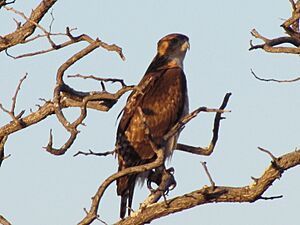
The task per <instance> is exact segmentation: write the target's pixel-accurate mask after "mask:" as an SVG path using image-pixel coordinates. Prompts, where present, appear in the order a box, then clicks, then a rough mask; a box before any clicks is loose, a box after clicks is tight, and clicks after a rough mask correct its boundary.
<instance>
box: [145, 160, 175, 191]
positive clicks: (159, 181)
mask: <svg viewBox="0 0 300 225" xmlns="http://www.w3.org/2000/svg"><path fill="white" fill-rule="evenodd" d="M173 174H174V168H173V167H171V168H169V169H166V167H165V165H162V166H160V167H158V168H156V169H155V170H154V171H153V170H152V171H151V172H150V173H149V176H148V180H147V187H148V189H149V190H150V191H151V192H157V191H159V192H162V194H163V195H165V194H168V193H169V191H170V190H173V189H174V188H175V187H176V181H175V178H174V176H173ZM153 182H154V183H155V184H156V185H157V186H158V188H157V189H153V188H152V183H153Z"/></svg>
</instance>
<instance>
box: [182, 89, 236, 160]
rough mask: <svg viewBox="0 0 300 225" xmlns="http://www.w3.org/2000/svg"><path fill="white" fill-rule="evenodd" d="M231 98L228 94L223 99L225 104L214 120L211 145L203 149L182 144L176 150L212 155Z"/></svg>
mask: <svg viewBox="0 0 300 225" xmlns="http://www.w3.org/2000/svg"><path fill="white" fill-rule="evenodd" d="M230 96H231V93H227V94H226V95H225V97H224V99H223V102H222V104H221V106H220V108H219V110H220V112H217V113H216V116H215V119H214V126H213V135H212V139H211V141H210V143H209V145H208V146H207V147H206V148H202V147H194V146H190V145H185V144H181V143H178V144H177V147H176V149H177V150H180V151H184V152H189V153H193V154H196V155H206V156H208V155H210V154H211V153H212V152H213V150H214V148H215V146H216V144H217V141H218V136H219V129H220V121H221V120H222V119H224V117H222V116H221V115H222V112H223V110H224V109H225V108H226V106H227V103H228V101H229V98H230ZM194 112H195V113H197V112H198V110H196V111H194Z"/></svg>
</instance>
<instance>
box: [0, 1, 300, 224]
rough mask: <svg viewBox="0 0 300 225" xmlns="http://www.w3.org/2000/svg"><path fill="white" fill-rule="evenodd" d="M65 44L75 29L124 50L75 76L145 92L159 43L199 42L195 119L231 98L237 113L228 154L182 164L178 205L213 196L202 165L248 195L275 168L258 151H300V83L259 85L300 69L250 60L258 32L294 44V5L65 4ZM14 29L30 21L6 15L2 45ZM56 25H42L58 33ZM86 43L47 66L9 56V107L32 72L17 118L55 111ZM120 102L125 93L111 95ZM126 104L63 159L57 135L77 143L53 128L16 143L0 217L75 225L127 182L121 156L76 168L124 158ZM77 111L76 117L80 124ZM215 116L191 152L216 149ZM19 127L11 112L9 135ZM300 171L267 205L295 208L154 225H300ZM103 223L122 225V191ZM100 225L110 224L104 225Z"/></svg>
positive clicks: (80, 67)
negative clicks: (118, 136) (39, 109)
mask: <svg viewBox="0 0 300 225" xmlns="http://www.w3.org/2000/svg"><path fill="white" fill-rule="evenodd" d="M38 2H39V1H37V0H36V1H17V2H16V3H15V4H13V7H15V8H16V9H18V10H23V11H24V12H25V13H26V14H27V15H29V13H30V11H31V9H32V8H34V7H35V6H36V5H37V4H38ZM53 9H54V11H53V14H54V17H55V21H54V25H53V31H54V32H62V31H64V29H65V27H66V26H70V27H77V28H78V30H77V31H76V32H75V34H81V33H86V34H88V35H90V36H92V37H93V38H96V37H99V38H100V39H101V40H103V41H105V42H107V43H115V44H118V45H119V46H121V47H122V48H123V50H124V54H125V56H126V58H127V60H126V61H125V62H123V61H122V60H121V59H120V58H119V57H118V55H117V54H115V53H112V52H107V51H106V50H103V49H99V50H96V51H95V52H93V53H92V54H91V55H89V56H88V57H86V58H84V59H83V60H81V61H80V62H79V63H77V64H76V65H75V66H73V67H71V68H70V70H68V71H67V74H75V73H80V74H93V75H96V76H100V77H114V78H122V79H124V80H125V82H126V83H127V84H136V83H137V82H138V81H139V80H140V79H141V77H142V76H143V73H144V72H145V70H146V68H147V66H148V65H149V63H150V61H151V60H152V58H153V57H154V55H155V52H156V43H157V41H158V40H159V39H160V38H161V37H163V36H165V35H166V34H168V33H173V32H179V33H183V34H186V35H187V36H189V38H190V44H191V50H190V51H189V52H188V53H187V56H186V59H185V73H186V75H187V79H188V88H189V97H190V108H191V109H194V108H196V107H198V106H207V107H218V106H219V105H220V104H221V102H222V99H223V97H224V95H225V93H226V92H232V93H233V95H232V98H231V100H230V103H229V105H228V108H230V109H231V110H232V112H231V113H228V114H226V117H227V119H226V120H224V121H222V124H221V129H220V136H219V142H218V144H217V147H216V149H215V152H214V153H213V154H212V155H211V156H209V157H204V156H196V155H189V154H187V153H181V152H175V154H174V156H173V158H172V161H171V162H170V164H169V165H170V166H173V167H174V168H175V177H176V180H177V183H178V186H177V187H176V190H174V191H172V192H171V193H170V197H174V196H176V195H181V194H184V193H188V192H190V191H193V190H196V189H199V188H201V187H202V186H204V185H207V184H209V182H208V179H207V176H206V175H205V173H204V171H203V168H202V166H201V164H200V161H207V165H208V168H209V170H210V172H211V175H212V177H213V179H214V180H215V182H216V184H217V185H226V186H244V185H248V184H249V183H250V182H251V179H250V177H251V176H254V177H258V176H260V175H261V174H262V173H263V171H264V170H265V168H267V167H268V165H269V163H270V158H269V157H268V156H267V155H266V154H264V153H262V152H259V151H258V150H257V146H261V147H265V148H267V149H269V150H271V151H272V152H273V153H274V155H275V156H279V155H281V154H284V153H285V152H288V151H292V150H293V149H295V147H299V110H300V106H299V103H300V98H299V83H293V84H276V83H263V82H260V81H258V80H255V79H254V78H253V77H252V75H251V73H250V68H252V69H253V70H254V71H255V72H256V73H257V74H258V75H261V76H264V77H275V78H278V79H280V78H293V77H295V76H298V75H299V72H298V70H297V69H296V68H299V57H297V56H293V55H274V54H268V53H265V52H263V51H254V52H249V51H248V48H249V41H250V39H252V37H251V35H250V30H251V29H252V28H257V30H258V31H259V32H261V33H262V34H264V35H266V36H268V37H275V36H280V35H282V34H283V32H282V30H281V28H280V27H279V25H280V24H281V23H282V22H283V20H282V19H286V18H288V17H289V16H290V3H289V1H287V0H286V1H273V0H253V1H237V0H232V1H196V0H194V1H178V0H172V1H171V0H164V1H153V0H151V1H140V0H131V1H115V0H110V1H103V0H90V1H86V2H82V1H81V2H76V3H75V1H71V0H65V1H58V2H57V3H56V4H55V6H54V8H53ZM12 18H17V19H20V18H19V17H18V16H17V15H14V14H13V13H11V12H6V10H5V9H1V10H0V21H1V24H0V35H4V34H7V33H9V32H11V31H13V30H14V29H15V23H14V21H13V20H12ZM50 21H51V17H50V15H47V16H46V17H45V18H44V19H43V21H42V24H43V25H44V26H45V27H48V25H49V23H50ZM86 45H87V44H86V43H80V44H77V45H74V46H72V47H68V48H66V49H63V50H59V51H57V52H52V53H49V54H46V55H42V56H36V57H31V58H25V59H20V60H13V59H11V58H8V57H7V56H6V55H5V53H2V54H1V55H0V68H1V76H0V93H1V94H0V102H1V103H3V104H4V105H5V106H6V107H8V108H9V107H10V103H11V97H12V95H13V93H14V91H15V87H16V85H17V83H18V81H19V79H20V78H21V77H22V76H23V75H24V74H25V73H26V72H27V73H28V74H29V75H28V79H27V80H26V81H25V82H24V85H23V87H22V90H21V92H20V95H19V96H18V103H17V107H16V109H17V110H22V109H26V113H29V112H30V109H32V110H35V109H36V106H35V104H42V103H41V102H39V100H38V99H39V98H45V99H51V98H52V91H53V87H54V84H55V74H56V71H57V68H58V67H59V66H60V65H61V64H62V63H63V62H64V60H66V59H68V58H69V57H70V56H71V55H72V54H74V53H75V52H76V51H79V50H80V49H82V48H83V47H85V46H86ZM42 48H48V44H47V42H45V41H39V42H36V43H33V44H31V45H26V46H17V47H14V48H12V49H9V52H10V53H11V54H14V55H18V54H21V53H26V52H30V51H33V50H40V49H42ZM66 82H67V83H68V84H69V85H71V86H72V87H74V88H77V89H79V90H93V89H94V90H95V89H97V88H98V86H99V85H98V84H97V83H95V82H92V81H84V80H80V79H66ZM110 90H115V88H113V87H112V89H110ZM125 100H126V97H125V96H124V97H122V99H121V101H120V102H119V103H118V104H117V105H116V106H115V107H114V108H113V109H112V110H111V111H110V112H108V113H105V112H98V111H89V115H88V118H87V120H86V122H85V123H86V125H87V126H86V127H80V130H81V133H80V135H79V136H78V138H77V140H76V142H75V144H74V145H73V146H72V148H71V149H70V150H69V151H68V152H67V153H66V154H65V155H64V156H60V157H56V156H53V155H50V154H48V153H47V152H45V151H44V150H43V149H42V147H43V146H45V145H46V144H47V141H48V135H49V130H50V128H52V129H53V132H54V143H55V146H60V145H61V144H62V143H63V142H64V141H65V140H66V138H67V137H68V134H67V133H66V132H65V131H64V130H63V128H62V126H61V125H60V124H59V123H58V122H57V120H56V118H55V117H54V116H51V117H48V118H47V119H46V120H44V121H43V122H41V123H39V124H37V125H35V126H32V127H29V128H27V129H25V130H22V131H20V132H17V133H15V134H13V135H11V136H10V137H9V140H8V142H7V145H6V154H11V155H12V156H11V157H10V158H9V159H7V160H6V161H4V163H3V165H2V167H1V168H0V180H1V188H0V190H1V191H0V199H1V200H0V214H3V215H4V216H5V217H7V219H9V220H10V221H11V222H12V223H13V224H14V225H24V224H30V225H41V224H43V225H53V224H57V225H66V224H76V223H77V222H78V221H79V220H80V219H81V218H83V216H84V214H85V213H84V211H83V208H84V207H86V208H89V206H90V202H91V201H90V197H91V196H92V195H94V193H95V191H96V189H97V188H98V186H99V185H100V184H101V183H102V182H103V180H104V179H105V178H106V177H108V176H109V175H111V174H112V173H113V172H115V171H116V170H117V162H116V159H115V158H114V157H112V156H109V157H105V158H99V157H84V156H79V157H75V158H74V157H73V154H74V153H76V152H77V151H78V150H88V149H92V150H94V151H106V150H111V149H113V148H114V142H115V131H116V123H115V121H116V118H117V115H118V113H119V111H120V110H121V108H122V107H123V106H124V104H125ZM76 113H78V110H68V115H69V116H70V118H75V116H76V115H77V114H76ZM213 117H214V115H213V114H202V115H200V116H199V117H197V118H196V119H195V120H193V121H192V122H191V123H190V124H188V125H187V127H186V128H185V130H184V131H183V133H182V135H181V137H180V142H182V143H186V144H190V145H196V146H199V145H201V146H205V145H207V144H208V142H209V139H210V137H211V130H212V123H213ZM9 121H10V118H9V117H8V116H7V115H6V114H5V113H3V112H0V125H1V126H2V125H4V124H6V123H8V122H9ZM297 170H299V168H294V169H292V170H290V171H288V172H286V173H285V174H284V176H283V177H282V178H281V179H280V180H279V181H278V180H277V181H276V182H275V183H274V185H273V186H272V187H271V188H270V189H269V190H268V191H267V192H266V194H265V195H267V196H272V195H281V194H282V195H283V196H284V198H282V199H279V200H273V201H258V202H255V203H252V204H250V203H243V204H238V203H234V204H231V203H226V204H208V205H202V206H199V207H196V208H193V209H190V210H187V211H184V212H181V213H177V214H175V215H170V216H167V217H165V218H162V219H159V220H156V221H154V222H153V224H158V225H163V224H164V225H166V224H172V225H179V224H189V225H192V224H194V225H196V224H205V225H217V224H226V225H240V224H243V225H252V224H253V223H255V224H272V225H282V224H291V225H292V224H297V223H298V221H299V218H298V214H299V213H298V211H299V194H298V192H299V188H300V182H299V175H297V172H298V173H299V171H297ZM136 190H137V191H136V194H135V197H134V208H135V209H136V208H137V206H138V204H139V203H140V202H141V201H142V200H143V198H144V197H145V196H146V195H147V193H148V192H147V190H146V188H145V187H143V188H142V189H139V188H137V189H136ZM99 214H100V217H101V219H103V220H104V221H106V222H107V223H109V224H111V223H113V222H116V220H117V219H118V215H119V198H118V197H117V196H116V190H115V184H113V185H111V186H110V188H109V189H108V190H107V192H106V193H105V195H104V198H103V199H102V201H101V205H100V210H99ZM94 224H100V222H99V221H96V222H94Z"/></svg>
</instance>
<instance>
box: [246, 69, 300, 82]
mask: <svg viewBox="0 0 300 225" xmlns="http://www.w3.org/2000/svg"><path fill="white" fill-rule="evenodd" d="M250 70H251V73H252V75H253V76H254V77H255V78H256V79H257V80H260V81H266V82H270V81H272V82H277V83H293V82H296V81H298V80H300V77H296V78H293V79H290V80H278V79H274V78H261V77H259V76H257V75H256V73H255V72H254V71H253V70H252V69H250Z"/></svg>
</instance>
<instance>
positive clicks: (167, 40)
mask: <svg viewBox="0 0 300 225" xmlns="http://www.w3.org/2000/svg"><path fill="white" fill-rule="evenodd" d="M189 48H190V43H189V38H188V37H187V36H185V35H183V34H169V35H167V36H165V37H163V38H162V39H160V40H159V42H158V43H157V54H156V56H155V57H154V59H153V60H152V62H151V64H150V66H149V67H148V69H147V71H146V73H149V72H153V71H158V70H161V69H167V68H168V69H170V68H174V67H180V68H183V60H184V57H185V54H186V51H187V50H188V49H189Z"/></svg>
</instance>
